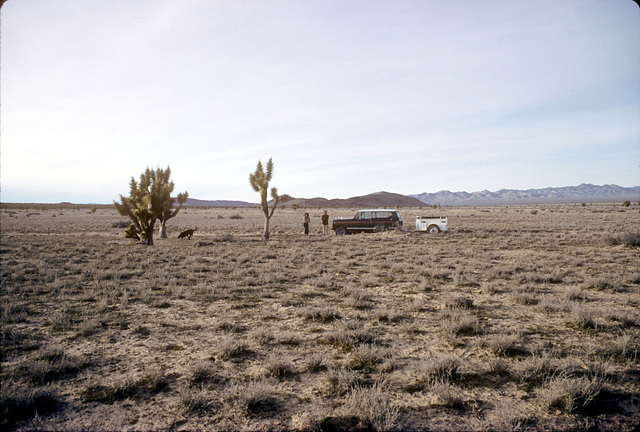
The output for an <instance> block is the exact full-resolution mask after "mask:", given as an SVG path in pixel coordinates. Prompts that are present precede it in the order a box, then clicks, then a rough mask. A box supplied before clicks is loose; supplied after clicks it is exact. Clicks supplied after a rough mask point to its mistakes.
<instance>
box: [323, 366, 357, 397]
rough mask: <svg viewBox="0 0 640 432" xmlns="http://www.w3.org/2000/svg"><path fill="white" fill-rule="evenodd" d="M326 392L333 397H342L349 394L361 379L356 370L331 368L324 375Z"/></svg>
mask: <svg viewBox="0 0 640 432" xmlns="http://www.w3.org/2000/svg"><path fill="white" fill-rule="evenodd" d="M324 378H325V393H326V394H327V396H331V397H341V396H344V395H345V394H347V392H348V391H349V390H351V389H352V388H353V387H354V386H355V385H357V384H359V383H360V381H361V379H360V377H359V376H358V374H357V373H356V372H355V371H352V370H349V369H343V368H331V369H329V370H328V371H327V373H326V374H325V376H324Z"/></svg>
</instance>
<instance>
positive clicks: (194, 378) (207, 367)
mask: <svg viewBox="0 0 640 432" xmlns="http://www.w3.org/2000/svg"><path fill="white" fill-rule="evenodd" d="M219 379H220V377H219V376H218V375H217V374H216V373H215V368H214V367H213V364H212V363H211V362H208V361H200V362H198V363H197V364H196V365H194V366H193V367H192V369H191V371H190V373H189V386H191V387H193V386H196V385H201V384H205V383H208V382H211V381H218V380H219Z"/></svg>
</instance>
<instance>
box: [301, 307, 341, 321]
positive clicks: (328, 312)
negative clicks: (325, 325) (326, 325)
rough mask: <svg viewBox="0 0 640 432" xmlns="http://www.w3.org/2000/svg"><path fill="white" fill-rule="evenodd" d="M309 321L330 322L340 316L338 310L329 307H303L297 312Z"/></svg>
mask: <svg viewBox="0 0 640 432" xmlns="http://www.w3.org/2000/svg"><path fill="white" fill-rule="evenodd" d="M299 314H300V315H302V316H303V317H304V318H306V319H307V320H309V321H318V322H331V321H335V320H339V319H340V318H342V315H341V314H340V312H338V311H337V310H335V309H331V308H319V307H305V308H303V309H302V310H300V312H299Z"/></svg>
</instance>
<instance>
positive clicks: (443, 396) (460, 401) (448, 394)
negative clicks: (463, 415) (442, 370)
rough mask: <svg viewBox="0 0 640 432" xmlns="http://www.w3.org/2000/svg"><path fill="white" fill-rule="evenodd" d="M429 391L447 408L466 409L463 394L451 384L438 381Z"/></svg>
mask: <svg viewBox="0 0 640 432" xmlns="http://www.w3.org/2000/svg"><path fill="white" fill-rule="evenodd" d="M429 391H430V392H431V393H433V394H434V395H435V396H436V398H437V399H438V401H439V402H440V404H441V405H442V406H444V407H446V408H454V409H463V408H464V407H465V403H464V397H463V395H462V392H461V391H460V390H459V389H457V388H456V387H454V386H453V385H451V383H449V382H445V381H436V382H434V383H433V384H431V386H430V387H429Z"/></svg>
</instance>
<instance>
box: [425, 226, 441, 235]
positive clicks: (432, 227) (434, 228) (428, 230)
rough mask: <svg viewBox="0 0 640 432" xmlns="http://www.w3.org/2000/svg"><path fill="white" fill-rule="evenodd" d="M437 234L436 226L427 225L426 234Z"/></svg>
mask: <svg viewBox="0 0 640 432" xmlns="http://www.w3.org/2000/svg"><path fill="white" fill-rule="evenodd" d="M439 232H440V228H439V227H438V225H429V228H427V233H429V234H438V233H439Z"/></svg>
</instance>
